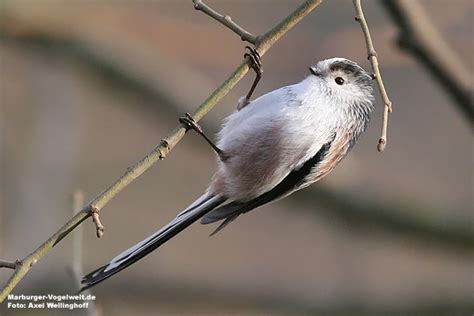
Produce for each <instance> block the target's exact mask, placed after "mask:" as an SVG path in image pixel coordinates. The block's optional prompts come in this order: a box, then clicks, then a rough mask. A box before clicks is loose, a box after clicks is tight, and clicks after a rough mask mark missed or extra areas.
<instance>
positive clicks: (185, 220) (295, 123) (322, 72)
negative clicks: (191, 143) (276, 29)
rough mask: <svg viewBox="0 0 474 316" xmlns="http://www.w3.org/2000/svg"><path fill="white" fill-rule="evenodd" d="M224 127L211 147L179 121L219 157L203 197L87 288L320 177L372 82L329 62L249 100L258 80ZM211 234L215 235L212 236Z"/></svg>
mask: <svg viewBox="0 0 474 316" xmlns="http://www.w3.org/2000/svg"><path fill="white" fill-rule="evenodd" d="M247 56H248V57H250V58H251V59H252V61H253V63H252V64H253V68H254V70H256V71H257V79H256V80H255V82H254V85H252V88H251V91H250V92H249V94H248V95H247V96H246V97H245V99H244V100H242V101H240V104H239V107H238V109H239V110H238V111H236V112H234V113H232V114H231V115H230V116H229V117H228V118H227V119H226V120H225V122H224V125H223V128H222V130H221V131H220V132H219V135H218V142H217V145H215V144H213V143H212V141H211V140H210V139H209V138H207V137H206V136H205V135H204V133H203V132H202V130H201V129H200V127H199V126H198V125H197V123H196V122H195V121H194V120H193V119H192V117H191V116H190V115H188V116H187V117H184V118H182V119H181V120H180V121H181V122H182V123H183V124H184V125H185V126H186V127H187V128H192V129H194V130H196V131H197V132H199V133H200V134H201V135H203V136H204V137H205V138H206V140H207V141H208V142H209V143H210V144H211V145H212V147H213V148H214V150H215V151H216V153H217V154H218V161H217V164H218V166H217V171H216V173H215V174H214V177H213V178H212V181H211V183H210V185H209V187H208V188H207V190H206V192H205V193H204V194H203V195H202V196H201V197H200V198H198V199H197V200H196V201H195V202H194V203H193V204H191V205H190V206H189V207H188V208H186V209H185V210H184V211H182V212H181V213H179V214H178V215H177V216H176V218H175V219H173V220H172V221H171V222H170V223H169V224H167V225H166V226H164V227H163V228H161V229H160V230H158V231H157V232H156V233H154V234H153V235H151V236H150V237H148V238H147V239H145V240H143V241H142V242H140V243H138V244H136V245H135V246H133V247H131V248H130V249H128V250H126V251H124V252H123V253H121V254H120V255H118V256H117V257H115V258H114V259H112V261H111V262H110V263H108V264H107V265H105V266H103V267H100V268H99V269H97V270H95V271H93V272H91V273H90V274H88V275H86V276H85V277H84V279H83V281H82V283H83V288H82V290H84V289H86V288H89V287H91V286H93V285H95V284H97V283H99V282H101V281H103V280H105V279H107V278H109V277H110V276H112V275H114V274H115V273H117V272H119V271H121V270H122V269H124V268H126V267H128V266H129V265H131V264H132V263H134V262H136V261H138V260H139V259H141V258H143V257H144V256H146V255H147V254H149V253H150V252H152V251H153V250H155V249H156V248H158V247H159V246H161V245H162V244H163V243H165V242H166V241H168V240H169V239H171V238H172V237H174V236H175V235H176V234H178V233H179V232H181V231H182V230H183V229H185V228H186V227H188V226H189V225H190V224H192V223H193V222H195V221H197V220H198V219H201V223H202V224H209V223H214V222H217V221H220V220H223V222H222V223H221V225H220V226H219V227H218V228H217V229H216V231H215V232H217V231H219V230H220V229H222V228H223V227H224V226H226V225H227V224H229V223H230V222H231V221H233V220H235V219H236V218H237V217H238V216H240V215H241V214H244V213H247V212H248V211H251V210H253V209H255V208H257V207H259V206H262V205H264V204H267V203H269V202H273V201H276V200H279V199H281V198H284V197H286V196H288V195H290V194H291V193H293V192H295V191H297V190H300V189H302V188H305V187H307V186H308V185H310V184H312V183H313V182H316V181H318V180H319V179H321V178H322V177H324V176H326V175H327V174H328V173H329V172H330V171H331V170H332V169H334V167H335V166H336V165H337V164H338V163H339V162H340V161H341V160H342V158H344V157H345V156H346V154H347V153H348V151H349V150H350V149H351V147H352V146H353V145H354V144H355V142H356V141H357V139H358V138H359V136H360V135H361V134H362V132H363V131H364V130H365V128H366V126H367V123H368V121H369V117H370V113H371V112H372V110H373V108H374V106H373V96H372V86H371V81H372V78H371V76H370V75H369V74H368V73H367V72H366V71H365V70H364V69H362V68H361V67H360V66H359V65H357V64H356V63H354V62H352V61H350V60H347V59H344V58H331V59H326V60H323V61H320V62H318V63H317V64H316V65H314V66H311V67H309V70H310V75H309V76H307V77H306V78H305V79H303V80H302V81H301V82H299V83H296V84H294V85H291V86H287V87H283V88H280V89H277V90H274V91H271V92H269V93H267V94H265V95H263V96H261V97H259V98H258V99H256V100H254V101H252V102H249V99H250V95H251V94H252V92H253V90H254V88H255V85H256V82H257V81H258V79H259V78H260V75H261V70H260V56H258V54H257V53H256V52H255V51H254V50H252V49H251V52H250V53H249V54H247ZM215 232H214V233H215Z"/></svg>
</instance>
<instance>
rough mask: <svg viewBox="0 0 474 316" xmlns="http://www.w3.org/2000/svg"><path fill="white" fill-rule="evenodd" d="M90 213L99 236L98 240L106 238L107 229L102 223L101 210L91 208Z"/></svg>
mask: <svg viewBox="0 0 474 316" xmlns="http://www.w3.org/2000/svg"><path fill="white" fill-rule="evenodd" d="M90 212H91V216H92V221H93V222H94V225H95V233H96V235H97V238H101V237H102V236H104V230H105V227H104V225H102V222H101V221H100V216H99V210H98V209H97V208H94V207H91V210H90Z"/></svg>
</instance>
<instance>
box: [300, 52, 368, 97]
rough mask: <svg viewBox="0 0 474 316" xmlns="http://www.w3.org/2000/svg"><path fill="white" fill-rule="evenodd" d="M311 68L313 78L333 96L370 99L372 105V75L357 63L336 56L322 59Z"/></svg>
mask: <svg viewBox="0 0 474 316" xmlns="http://www.w3.org/2000/svg"><path fill="white" fill-rule="evenodd" d="M309 70H310V72H311V74H312V77H313V79H315V80H317V81H319V84H321V85H322V86H323V87H324V89H325V90H326V92H327V93H328V94H330V95H331V97H332V98H334V97H336V98H339V99H341V101H355V102H357V101H369V102H368V103H369V104H367V105H368V106H372V101H373V96H372V91H373V89H372V77H371V75H370V74H369V73H367V71H365V70H364V69H363V68H362V67H360V66H359V65H358V64H357V63H355V62H353V61H351V60H349V59H346V58H337V57H336V58H330V59H325V60H322V61H320V62H318V63H317V64H316V65H314V66H311V67H309ZM364 103H365V102H364Z"/></svg>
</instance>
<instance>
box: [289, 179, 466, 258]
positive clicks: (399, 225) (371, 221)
mask: <svg viewBox="0 0 474 316" xmlns="http://www.w3.org/2000/svg"><path fill="white" fill-rule="evenodd" d="M290 199H292V200H294V201H295V202H296V203H299V204H303V205H306V206H307V207H312V208H315V207H314V205H315V204H317V205H318V206H319V207H318V208H317V211H318V212H325V213H326V214H325V215H327V217H333V218H336V219H338V220H339V221H340V222H342V223H344V224H348V226H349V228H350V229H352V230H358V229H362V228H363V229H364V231H374V230H378V231H380V232H384V233H392V234H393V233H394V234H397V235H402V236H403V237H409V238H412V239H413V240H417V241H421V242H425V243H428V244H431V245H434V246H437V247H445V249H446V250H450V251H467V252H471V251H472V250H473V249H474V231H473V230H472V226H471V222H470V221H465V220H464V221H463V220H459V219H447V218H439V217H431V216H429V215H425V214H430V213H431V212H430V211H429V209H427V208H426V207H423V206H418V205H415V206H413V205H412V206H410V205H407V204H406V203H400V204H397V203H390V204H389V203H382V202H378V203H377V202H374V201H372V200H369V199H364V198H361V197H357V196H354V195H352V194H347V193H343V192H335V191H331V190H328V189H327V188H324V187H321V186H319V187H318V188H311V189H306V190H302V191H300V192H298V193H296V194H295V195H293V196H292V197H290ZM315 209H316V208H315ZM367 228H368V229H367Z"/></svg>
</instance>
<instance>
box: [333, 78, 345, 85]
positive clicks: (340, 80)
mask: <svg viewBox="0 0 474 316" xmlns="http://www.w3.org/2000/svg"><path fill="white" fill-rule="evenodd" d="M334 81H336V83H337V84H338V85H340V86H342V85H343V84H344V78H342V77H336V79H334Z"/></svg>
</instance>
